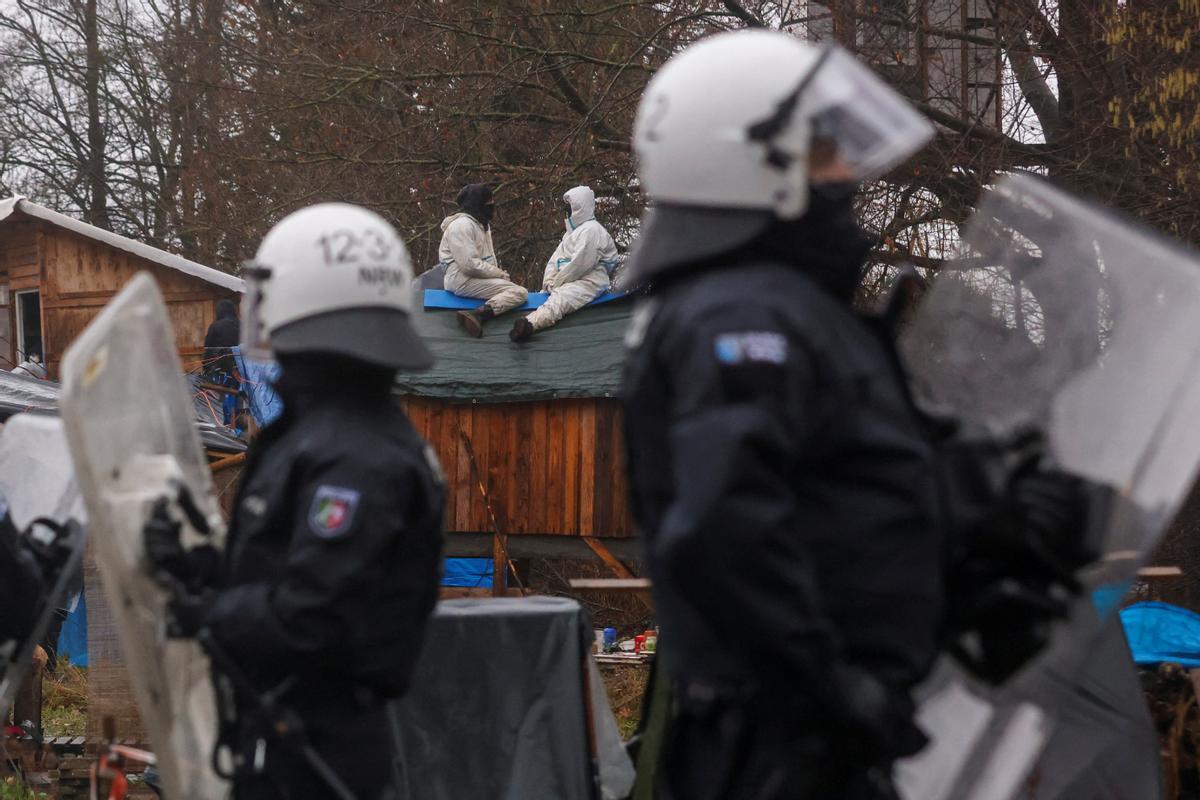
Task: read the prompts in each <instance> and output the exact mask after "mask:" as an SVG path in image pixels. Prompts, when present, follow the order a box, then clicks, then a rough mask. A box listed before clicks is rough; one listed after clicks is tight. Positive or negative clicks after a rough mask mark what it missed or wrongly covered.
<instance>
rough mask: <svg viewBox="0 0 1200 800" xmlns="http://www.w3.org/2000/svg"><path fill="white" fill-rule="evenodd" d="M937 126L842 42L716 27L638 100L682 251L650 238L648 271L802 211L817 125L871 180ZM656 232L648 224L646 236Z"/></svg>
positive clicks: (654, 181)
mask: <svg viewBox="0 0 1200 800" xmlns="http://www.w3.org/2000/svg"><path fill="white" fill-rule="evenodd" d="M932 135H933V126H932V125H931V124H930V123H929V122H928V121H927V120H925V118H924V117H922V116H921V115H920V114H919V113H917V111H916V110H915V109H913V108H912V107H911V106H910V105H909V104H908V103H907V102H906V101H905V100H904V98H902V97H901V96H900V95H899V94H897V93H896V92H895V91H893V90H892V89H891V88H889V87H888V86H887V85H886V84H885V83H884V82H883V81H882V80H880V79H879V78H878V77H876V76H875V75H874V74H873V73H872V72H871V71H870V70H869V69H867V68H866V67H864V66H863V65H862V64H860V63H859V62H858V61H856V60H855V59H854V57H853V56H851V55H850V54H849V53H847V52H846V51H845V50H842V49H841V48H839V47H837V46H835V45H832V44H830V45H815V44H811V43H808V42H804V41H801V40H800V39H797V38H796V37H794V36H791V35H788V34H785V33H778V32H773V31H740V32H737V33H725V34H719V35H716V36H712V37H709V38H707V39H704V40H703V41H701V42H698V43H697V44H695V45H693V46H691V47H689V48H687V49H686V50H684V51H683V52H682V53H680V54H679V55H677V56H675V57H674V58H672V59H671V60H670V61H668V62H667V63H666V65H665V66H664V67H663V68H662V69H660V70H659V71H658V73H657V74H656V75H655V76H654V78H653V79H652V80H651V81H650V83H649V85H648V86H647V87H646V91H645V93H644V94H643V95H642V100H641V103H640V105H639V106H638V113H637V119H636V121H635V123H634V131H633V147H634V151H635V152H636V153H637V157H638V174H639V176H640V179H641V182H642V188H643V190H644V191H645V192H646V193H647V194H648V195H649V196H650V199H651V200H652V202H654V204H655V205H656V206H657V207H658V208H657V213H655V214H654V215H653V226H655V227H661V226H663V225H671V226H673V230H672V231H671V234H672V235H671V236H669V237H668V238H669V239H671V240H672V243H671V245H670V249H671V252H670V253H666V252H662V253H660V252H655V251H657V250H658V249H659V248H658V246H657V243H656V242H650V241H643V242H642V243H641V246H639V247H638V252H637V255H636V259H635V260H636V261H637V262H639V263H638V267H637V268H638V271H639V272H640V273H643V276H644V275H645V273H646V272H647V267H649V268H650V270H649V271H654V270H655V269H656V268H657V263H658V262H661V261H663V260H664V259H667V260H670V261H672V263H678V262H679V261H682V260H691V259H694V258H699V257H703V256H705V255H710V254H713V253H715V252H716V251H717V250H718V249H720V248H729V247H732V246H736V245H737V244H739V243H742V242H745V241H749V240H750V239H751V238H753V237H754V236H755V235H757V234H758V233H759V232H761V231H762V230H764V229H765V228H766V226H767V225H768V224H770V221H771V220H772V219H773V218H779V219H785V220H786V219H797V218H799V217H801V216H802V215H803V214H804V211H805V209H806V208H807V206H808V197H809V182H808V154H809V149H810V145H811V143H812V141H813V138H814V137H816V136H819V137H821V138H822V139H827V140H830V141H832V142H834V143H836V145H837V153H838V156H839V159H840V161H841V162H842V163H843V164H844V165H845V167H846V168H847V170H848V172H849V175H850V177H851V178H852V179H853V180H856V181H862V180H867V179H869V178H873V177H878V176H879V175H882V174H883V173H884V172H886V171H887V170H889V169H891V168H892V167H894V166H896V165H897V164H899V163H900V162H901V161H903V160H904V159H905V158H907V157H908V156H909V155H911V154H912V153H914V152H916V151H917V150H918V149H919V148H920V147H921V146H922V145H923V144H924V143H925V142H926V141H928V140H929V138H930V137H931V136H932ZM680 209H684V210H685V211H684V212H683V213H681V212H680ZM646 222H650V220H647V221H646ZM650 233H651V231H650V230H649V229H648V228H647V227H646V226H645V225H644V226H643V238H644V239H645V238H648V235H649V234H650ZM660 233H661V231H655V234H656V235H655V238H662V237H661V236H660V235H659V234H660Z"/></svg>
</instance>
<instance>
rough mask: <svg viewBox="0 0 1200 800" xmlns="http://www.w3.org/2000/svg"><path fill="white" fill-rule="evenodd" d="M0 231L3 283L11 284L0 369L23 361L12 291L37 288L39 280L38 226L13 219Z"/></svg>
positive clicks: (0, 347)
mask: <svg viewBox="0 0 1200 800" xmlns="http://www.w3.org/2000/svg"><path fill="white" fill-rule="evenodd" d="M3 230H4V233H3V235H0V283H4V284H6V285H7V286H8V289H9V292H8V305H7V306H5V307H4V324H3V327H0V336H3V337H4V341H3V342H0V369H12V368H13V367H15V366H16V365H17V364H19V363H20V362H21V359H20V358H18V357H17V315H16V311H15V309H14V306H13V303H15V300H14V299H13V292H16V291H19V290H22V289H36V288H38V283H39V281H40V269H39V261H38V247H37V226H36V225H35V224H34V223H32V222H21V221H17V220H13V221H11V222H9V223H7V224H6V225H5V227H4V229H3Z"/></svg>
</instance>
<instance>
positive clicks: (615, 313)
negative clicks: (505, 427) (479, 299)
mask: <svg viewBox="0 0 1200 800" xmlns="http://www.w3.org/2000/svg"><path fill="white" fill-rule="evenodd" d="M415 305H416V308H417V310H416V311H414V312H413V322H414V324H415V326H416V328H417V330H418V332H420V334H421V336H423V337H424V339H425V342H426V344H428V345H429V349H430V350H432V351H433V354H434V358H435V359H436V361H435V363H434V366H433V368H432V369H430V370H428V371H427V372H419V373H401V375H400V379H399V382H398V388H399V390H400V391H401V392H403V393H405V394H415V395H422V396H425V397H441V398H446V399H449V400H454V401H459V402H470V401H472V400H479V401H481V402H488V403H506V402H515V401H519V400H545V399H550V398H558V397H615V396H616V394H617V392H618V390H619V388H620V385H621V368H622V364H623V363H624V359H625V353H624V347H623V345H622V340H623V338H624V335H625V327H626V325H627V324H628V322H629V317H630V315H631V313H632V311H633V301H632V299H622V300H615V301H612V302H609V303H604V304H602V305H598V306H590V307H588V308H585V309H582V310H580V311H577V312H576V313H574V314H572V315H570V316H568V317H567V318H566V319H564V320H563V321H562V322H560V323H558V324H557V325H555V326H554V327H553V328H550V329H549V330H545V331H541V332H540V333H537V334H535V335H534V337H533V338H532V339H531V340H529V341H528V342H523V343H521V344H513V343H512V342H510V341H509V339H508V332H509V330H511V329H512V324H513V321H514V320H516V319H517V316H518V312H512V313H509V314H505V315H503V316H501V317H499V318H497V319H495V320H492V321H491V322H489V323H487V325H486V326H485V328H484V335H483V338H482V339H473V338H471V337H470V336H467V334H466V333H464V332H463V330H462V328H460V327H459V326H458V323H457V321H456V320H455V312H453V311H446V310H428V311H426V310H423V309H421V308H420V302H419V299H418V301H417V302H416V304H415Z"/></svg>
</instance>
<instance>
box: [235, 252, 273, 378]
mask: <svg viewBox="0 0 1200 800" xmlns="http://www.w3.org/2000/svg"><path fill="white" fill-rule="evenodd" d="M270 277H271V270H269V269H267V268H266V267H262V266H260V265H259V264H258V263H256V262H254V261H247V262H245V263H243V264H242V279H243V280H245V282H246V291H245V293H244V294H243V295H242V335H241V341H242V353H244V354H245V355H247V356H249V357H251V358H259V359H267V358H270V357H271V335H270V333H269V332H268V331H267V326H266V324H265V323H264V322H263V318H262V304H263V297H264V293H265V292H266V291H267V281H268V279H269V278H270Z"/></svg>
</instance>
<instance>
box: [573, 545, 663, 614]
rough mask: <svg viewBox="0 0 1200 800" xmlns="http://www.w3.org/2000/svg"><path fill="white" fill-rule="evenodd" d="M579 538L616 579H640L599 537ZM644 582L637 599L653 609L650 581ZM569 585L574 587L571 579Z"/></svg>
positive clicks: (636, 580)
mask: <svg viewBox="0 0 1200 800" xmlns="http://www.w3.org/2000/svg"><path fill="white" fill-rule="evenodd" d="M579 538H581V539H583V543H584V544H586V545H587V546H588V547H589V548H590V549H591V551H592V552H593V553H595V554H596V555H597V556H599V558H600V560H601V561H603V562H604V565H605V566H606V567H608V569H609V571H611V572H612V574H614V575H616V576H617V579H618V580H623V581H635V582H638V581H640V579H639V578H638V577H637V576H636V575H634V574H633V573H632V572H630V570H629V567H627V566H625V565H624V564H622V563H621V561H620V559H618V558H617V557H616V556H614V555H613V554H612V551H611V550H609V549H608V548H607V547H605V546H604V543H603V542H601V541H600V540H599V539H596V538H595V537H593V536H581V537H579ZM645 583H646V585H645V587H643V588H641V590H640V591H638V592H637V597H638V599H639V600H641V601H642V605H644V606H645V607H646V608H647V609H649V610H651V611H653V610H654V603H653V602H651V600H650V592H649V591H648V590H649V588H650V582H649V581H646V582H645ZM571 586H572V588H574V586H575V582H574V581H571Z"/></svg>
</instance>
